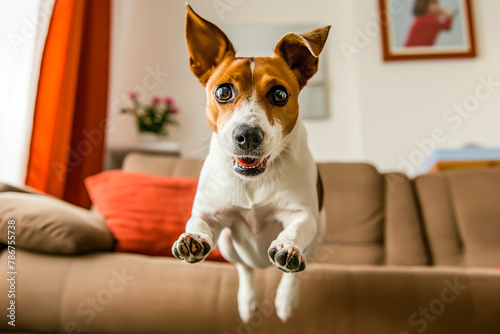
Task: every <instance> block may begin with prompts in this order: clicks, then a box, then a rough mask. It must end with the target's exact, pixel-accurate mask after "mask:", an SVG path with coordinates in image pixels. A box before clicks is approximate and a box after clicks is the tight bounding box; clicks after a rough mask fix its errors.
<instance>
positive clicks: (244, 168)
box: [233, 157, 269, 176]
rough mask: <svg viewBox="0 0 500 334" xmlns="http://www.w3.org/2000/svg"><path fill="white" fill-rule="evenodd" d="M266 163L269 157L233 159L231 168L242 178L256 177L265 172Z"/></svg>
mask: <svg viewBox="0 0 500 334" xmlns="http://www.w3.org/2000/svg"><path fill="white" fill-rule="evenodd" d="M268 161H269V157H265V158H255V157H233V168H234V171H235V172H236V173H237V174H240V175H242V176H257V175H260V174H262V173H263V172H264V171H265V170H266V168H267V162H268Z"/></svg>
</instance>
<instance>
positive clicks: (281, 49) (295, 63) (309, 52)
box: [274, 26, 330, 89]
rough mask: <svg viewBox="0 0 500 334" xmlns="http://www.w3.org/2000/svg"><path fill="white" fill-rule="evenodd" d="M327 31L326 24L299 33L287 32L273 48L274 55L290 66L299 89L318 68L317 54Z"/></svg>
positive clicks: (326, 35) (324, 40)
mask: <svg viewBox="0 0 500 334" xmlns="http://www.w3.org/2000/svg"><path fill="white" fill-rule="evenodd" d="M329 31H330V26H326V27H323V28H318V29H315V30H312V31H309V32H306V33H305V34H301V35H298V34H294V33H289V34H286V35H285V36H283V38H281V40H280V41H279V42H278V44H276V47H275V48H274V55H275V56H279V57H281V58H283V59H284V60H285V62H286V63H287V64H288V66H290V68H291V69H292V71H293V73H294V74H295V76H296V77H297V80H298V82H299V87H300V88H301V89H302V87H304V86H305V85H306V83H307V80H309V79H310V78H311V77H312V76H313V75H314V74H315V73H316V71H317V70H318V56H319V54H320V53H321V50H323V46H324V45H325V42H326V38H327V37H328V33H329Z"/></svg>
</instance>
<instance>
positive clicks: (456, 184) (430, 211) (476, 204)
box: [415, 168, 500, 267]
mask: <svg viewBox="0 0 500 334" xmlns="http://www.w3.org/2000/svg"><path fill="white" fill-rule="evenodd" d="M415 185H416V189H417V197H418V201H419V203H420V207H421V212H422V218H423V222H424V226H425V232H426V235H427V237H428V241H429V246H430V250H431V253H432V262H433V264H435V265H452V266H460V265H461V266H473V267H496V266H498V265H500V169H498V168H491V169H486V168H485V169H470V170H454V171H447V172H442V173H438V174H428V175H422V176H420V177H417V178H416V179H415Z"/></svg>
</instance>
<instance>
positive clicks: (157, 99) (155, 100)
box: [153, 96, 160, 104]
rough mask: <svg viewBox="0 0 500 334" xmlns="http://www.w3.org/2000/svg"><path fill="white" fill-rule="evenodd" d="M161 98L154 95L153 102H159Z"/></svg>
mask: <svg viewBox="0 0 500 334" xmlns="http://www.w3.org/2000/svg"><path fill="white" fill-rule="evenodd" d="M159 103H160V98H159V97H158V96H155V97H153V104H159Z"/></svg>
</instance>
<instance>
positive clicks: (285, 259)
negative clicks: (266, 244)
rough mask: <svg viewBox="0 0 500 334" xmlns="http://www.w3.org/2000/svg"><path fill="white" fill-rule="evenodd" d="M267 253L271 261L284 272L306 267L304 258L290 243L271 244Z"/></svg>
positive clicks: (300, 269) (292, 271)
mask: <svg viewBox="0 0 500 334" xmlns="http://www.w3.org/2000/svg"><path fill="white" fill-rule="evenodd" d="M268 254H269V258H270V259H271V262H272V263H273V264H274V265H275V266H276V267H278V269H281V270H283V271H284V272H286V273H298V272H299V271H302V270H304V269H306V258H305V257H304V255H302V252H301V251H300V250H299V249H298V248H297V247H295V246H293V245H291V244H288V243H281V244H276V245H271V248H269V250H268Z"/></svg>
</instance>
